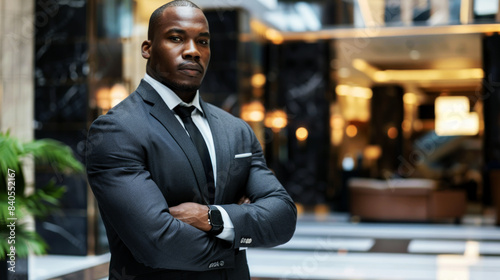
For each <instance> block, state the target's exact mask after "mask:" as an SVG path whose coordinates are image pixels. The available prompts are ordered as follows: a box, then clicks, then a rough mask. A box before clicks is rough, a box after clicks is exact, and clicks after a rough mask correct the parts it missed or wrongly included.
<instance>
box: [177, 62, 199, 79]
mask: <svg viewBox="0 0 500 280" xmlns="http://www.w3.org/2000/svg"><path fill="white" fill-rule="evenodd" d="M179 70H180V71H181V72H183V73H186V74H187V75H189V76H196V75H199V74H201V73H203V67H201V65H199V64H195V63H184V64H181V65H180V66H179Z"/></svg>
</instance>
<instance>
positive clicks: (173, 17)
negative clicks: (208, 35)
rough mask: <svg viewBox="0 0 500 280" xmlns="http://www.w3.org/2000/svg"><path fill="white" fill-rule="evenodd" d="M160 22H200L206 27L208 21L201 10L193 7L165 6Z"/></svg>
mask: <svg viewBox="0 0 500 280" xmlns="http://www.w3.org/2000/svg"><path fill="white" fill-rule="evenodd" d="M161 22H162V23H164V24H171V23H180V22H183V23H186V24H202V25H206V26H207V27H208V22H207V19H206V17H205V14H204V13H203V11H202V10H200V9H198V8H193V7H183V6H182V7H177V6H173V7H167V8H166V9H165V10H164V11H163V16H162V20H161Z"/></svg>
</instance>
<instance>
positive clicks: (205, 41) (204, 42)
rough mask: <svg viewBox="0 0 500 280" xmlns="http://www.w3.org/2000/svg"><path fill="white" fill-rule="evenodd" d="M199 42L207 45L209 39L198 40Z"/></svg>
mask: <svg viewBox="0 0 500 280" xmlns="http://www.w3.org/2000/svg"><path fill="white" fill-rule="evenodd" d="M200 44H202V45H208V44H209V41H208V40H200Z"/></svg>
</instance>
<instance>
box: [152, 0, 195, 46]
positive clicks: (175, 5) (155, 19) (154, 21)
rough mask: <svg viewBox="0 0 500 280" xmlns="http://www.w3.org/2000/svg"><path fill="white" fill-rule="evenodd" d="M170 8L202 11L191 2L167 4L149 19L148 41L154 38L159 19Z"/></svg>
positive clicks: (180, 1)
mask: <svg viewBox="0 0 500 280" xmlns="http://www.w3.org/2000/svg"><path fill="white" fill-rule="evenodd" d="M168 7H191V8H196V9H200V10H201V8H200V7H198V6H197V5H196V4H195V3H193V2H191V1H189V0H174V1H171V2H168V3H167V4H165V5H163V6H161V7H159V8H158V9H156V10H155V11H154V12H153V13H152V14H151V17H150V18H149V26H148V40H151V39H152V38H153V35H154V30H155V27H156V24H157V23H158V21H159V19H160V18H161V16H162V15H163V11H165V9H166V8H168Z"/></svg>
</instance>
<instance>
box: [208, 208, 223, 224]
mask: <svg viewBox="0 0 500 280" xmlns="http://www.w3.org/2000/svg"><path fill="white" fill-rule="evenodd" d="M210 223H211V224H212V226H214V227H216V226H222V225H223V222H222V215H221V214H220V211H219V210H218V209H217V210H211V211H210Z"/></svg>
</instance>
